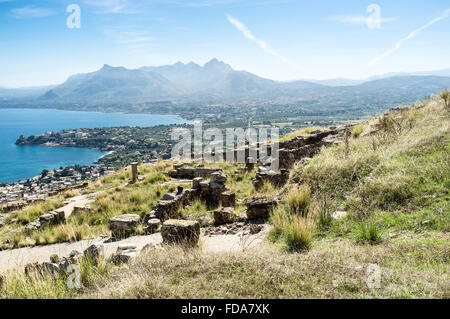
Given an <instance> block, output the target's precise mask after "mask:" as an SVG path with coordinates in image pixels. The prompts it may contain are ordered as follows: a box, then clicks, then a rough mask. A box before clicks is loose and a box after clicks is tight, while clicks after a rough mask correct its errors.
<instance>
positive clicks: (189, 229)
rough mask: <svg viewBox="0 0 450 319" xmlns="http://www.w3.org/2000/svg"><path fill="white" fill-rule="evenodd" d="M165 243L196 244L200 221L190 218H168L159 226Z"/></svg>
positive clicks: (198, 236)
mask: <svg viewBox="0 0 450 319" xmlns="http://www.w3.org/2000/svg"><path fill="white" fill-rule="evenodd" d="M161 235H162V238H163V243H165V244H181V245H186V246H196V245H197V244H198V240H199V238H200V223H199V222H198V221H192V220H178V219H169V220H167V221H165V222H164V224H163V225H162V227H161Z"/></svg>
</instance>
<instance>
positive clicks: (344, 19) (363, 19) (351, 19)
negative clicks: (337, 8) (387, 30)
mask: <svg viewBox="0 0 450 319" xmlns="http://www.w3.org/2000/svg"><path fill="white" fill-rule="evenodd" d="M330 20H333V21H337V22H340V23H349V24H367V16H358V15H339V16H334V17H330ZM395 20H397V18H381V19H380V22H381V23H386V22H392V21H395Z"/></svg>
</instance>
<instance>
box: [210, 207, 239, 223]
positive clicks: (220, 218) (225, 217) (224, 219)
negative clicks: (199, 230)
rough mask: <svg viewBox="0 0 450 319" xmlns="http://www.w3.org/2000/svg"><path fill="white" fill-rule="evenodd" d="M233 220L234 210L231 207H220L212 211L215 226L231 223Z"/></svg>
mask: <svg viewBox="0 0 450 319" xmlns="http://www.w3.org/2000/svg"><path fill="white" fill-rule="evenodd" d="M234 220H235V216H234V208H232V207H222V208H219V209H217V210H215V211H214V224H215V225H222V224H228V223H232V222H234Z"/></svg>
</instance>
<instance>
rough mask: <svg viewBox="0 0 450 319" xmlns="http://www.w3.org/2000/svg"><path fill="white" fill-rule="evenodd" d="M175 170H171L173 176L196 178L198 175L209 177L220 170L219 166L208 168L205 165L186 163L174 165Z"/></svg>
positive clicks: (170, 174) (170, 173)
mask: <svg viewBox="0 0 450 319" xmlns="http://www.w3.org/2000/svg"><path fill="white" fill-rule="evenodd" d="M174 168H175V169H174V170H173V171H170V172H169V176H170V177H172V178H186V179H194V178H196V177H204V178H207V177H209V176H210V175H211V174H212V173H214V172H219V171H220V169H219V168H208V167H203V166H195V167H185V166H184V165H174Z"/></svg>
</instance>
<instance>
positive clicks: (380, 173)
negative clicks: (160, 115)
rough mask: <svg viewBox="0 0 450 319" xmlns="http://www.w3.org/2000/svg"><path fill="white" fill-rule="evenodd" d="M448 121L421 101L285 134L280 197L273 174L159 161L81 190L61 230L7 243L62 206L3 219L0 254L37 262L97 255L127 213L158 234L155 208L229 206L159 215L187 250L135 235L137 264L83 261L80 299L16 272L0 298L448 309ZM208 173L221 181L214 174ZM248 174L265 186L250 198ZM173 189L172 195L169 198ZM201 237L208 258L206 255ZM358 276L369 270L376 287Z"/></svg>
mask: <svg viewBox="0 0 450 319" xmlns="http://www.w3.org/2000/svg"><path fill="white" fill-rule="evenodd" d="M449 112H450V111H449V109H448V106H445V105H444V102H443V101H442V100H440V99H439V98H433V99H428V100H425V101H423V102H420V103H417V104H414V105H412V106H410V107H402V108H398V109H392V110H391V111H389V112H387V113H385V114H383V115H381V116H380V117H378V118H373V119H371V120H369V121H365V122H360V123H351V124H348V125H345V126H341V127H337V128H336V127H335V128H333V127H330V128H321V129H318V128H309V129H302V130H300V131H298V132H293V133H291V134H290V135H289V136H284V137H283V138H282V139H281V142H282V147H283V151H281V150H280V159H281V158H282V157H281V154H285V155H286V154H292V156H293V157H292V156H291V157H289V156H288V157H286V158H291V159H292V160H287V161H285V160H283V161H282V166H283V167H286V168H288V169H289V171H288V172H289V175H288V178H287V179H286V180H285V183H282V184H279V181H280V180H279V178H281V177H282V176H286V175H283V174H284V173H283V171H280V174H281V175H270V174H269V175H270V176H272V177H270V176H269V175H264V174H266V173H264V172H265V170H264V169H259V170H258V171H257V170H256V168H253V167H251V166H250V165H243V164H237V163H233V164H229V163H226V162H223V163H204V164H205V167H197V168H194V165H193V164H192V163H187V164H185V166H182V165H180V163H174V162H172V161H161V162H159V163H158V164H156V165H142V166H140V167H139V174H140V175H141V176H142V178H140V179H139V180H138V181H137V182H136V183H134V184H125V183H126V182H127V181H129V180H130V177H131V173H130V170H126V171H120V172H118V173H116V174H113V175H110V176H108V177H105V178H103V179H102V180H99V181H98V182H96V183H95V184H91V185H90V186H89V188H87V189H84V190H82V192H83V193H86V194H92V195H91V196H93V199H92V202H91V203H90V204H89V205H90V206H89V209H87V208H86V207H84V208H83V207H81V208H80V209H79V211H77V213H75V212H73V213H72V215H70V216H68V217H67V219H66V221H65V222H64V223H62V224H59V225H54V226H47V227H43V228H41V229H37V230H32V231H31V232H30V233H27V234H24V233H22V232H21V231H20V229H21V226H22V225H26V224H27V223H29V222H32V221H33V220H35V219H36V218H37V217H39V216H41V215H42V214H44V213H45V212H47V211H49V210H54V209H56V208H57V207H60V206H61V205H63V200H64V197H66V198H70V197H72V196H74V195H75V194H73V193H71V194H67V193H66V194H62V195H60V196H59V197H57V198H54V199H52V200H50V201H47V202H44V203H38V204H34V205H33V206H30V207H28V208H25V209H22V210H18V211H15V212H13V213H11V214H10V215H9V216H8V217H6V220H5V221H4V223H5V225H6V226H5V227H3V228H1V229H0V241H1V242H2V245H3V248H4V249H6V248H18V247H23V246H35V245H38V246H39V247H35V248H29V249H37V248H39V249H41V250H40V251H42V247H46V245H48V244H53V243H58V242H72V243H73V244H74V245H75V244H76V243H79V242H80V240H82V239H89V238H97V239H96V240H97V243H101V242H104V245H108V244H107V241H106V240H105V238H109V237H110V236H111V229H110V227H112V226H111V225H110V226H108V220H110V218H112V217H117V216H118V215H120V214H123V213H129V214H135V215H137V216H138V217H140V218H141V219H143V220H147V219H145V218H146V216H147V215H149V214H150V215H151V216H153V217H150V218H152V219H150V220H153V219H154V218H155V217H156V218H157V219H158V218H160V219H162V220H163V221H164V220H165V219H164V218H163V215H160V213H161V212H162V210H161V209H163V206H164V207H166V205H172V203H175V202H176V201H177V200H181V199H177V198H181V197H177V196H178V195H180V196H181V195H183V194H188V193H192V194H194V193H195V192H196V190H199V189H201V190H203V191H206V190H208V192H209V190H210V188H209V187H210V186H211V185H212V184H211V183H216V184H215V186H214V187H217V185H220V187H223V189H228V190H229V191H230V192H232V193H234V194H235V196H236V201H235V204H234V203H233V204H234V205H233V206H234V208H233V209H232V210H231V212H232V213H231V215H227V213H226V212H228V210H223V208H221V205H222V204H223V203H224V202H223V201H222V199H221V200H220V203H221V204H217V202H214V200H213V197H208V196H210V195H208V196H207V197H203V196H204V192H203V191H202V192H203V193H201V194H203V195H199V196H200V197H198V198H197V197H196V199H195V200H194V201H190V200H187V202H186V204H182V205H181V206H176V208H175V209H171V210H170V211H166V213H168V214H170V218H172V219H177V220H183V221H184V222H185V223H186V224H189V223H190V222H191V223H196V221H199V222H200V223H201V226H202V230H201V234H200V244H199V247H198V248H187V247H185V248H183V247H182V246H181V247H180V246H178V245H165V244H162V245H161V244H159V242H160V241H161V237H160V236H163V238H164V236H165V234H164V230H161V232H162V234H160V233H159V232H156V233H151V234H147V235H144V233H145V232H146V231H147V228H146V227H148V226H145V224H139V225H138V226H137V227H136V228H135V230H134V233H133V235H134V236H136V237H130V238H128V239H127V240H125V241H123V242H126V243H128V244H129V243H130V242H133V240H135V241H136V242H137V241H138V240H139V242H141V241H145V240H147V241H148V242H149V243H150V242H151V243H155V242H156V243H157V244H156V246H151V245H150V246H151V247H150V248H147V249H143V251H142V252H141V253H138V254H136V252H134V251H131V252H126V253H123V254H122V253H120V252H119V250H118V252H117V254H122V255H120V256H122V257H121V258H125V257H124V256H127V258H126V262H128V265H127V266H125V267H124V266H121V265H120V264H119V265H117V264H114V263H112V262H111V261H112V260H114V259H109V258H107V257H109V256H108V255H105V256H104V258H100V257H99V259H96V261H95V262H91V261H92V260H91V261H90V259H86V258H82V259H80V260H81V261H80V263H81V274H82V284H83V288H81V289H78V290H71V289H68V288H67V287H66V286H65V285H64V284H61V283H63V282H64V280H65V278H66V277H65V276H66V275H65V274H64V273H59V272H58V273H57V274H56V276H55V273H53V275H51V274H48V273H45V274H44V276H41V275H36V276H32V277H30V275H28V277H27V276H26V275H24V274H23V272H21V270H18V272H12V273H7V274H5V279H4V283H3V286H2V288H1V290H0V296H1V297H9V298H31V297H33V298H36V297H37V298H42V297H56V298H86V297H88V298H98V297H101V298H119V297H120V298H211V297H216V298H261V297H263V298H449V297H450V296H449V291H450V286H449V282H450V274H449V262H450V251H449V243H450V237H449V230H450V209H449V200H450V196H449V189H450V174H449V172H450V158H449V155H450V121H449V119H450V117H449ZM324 136H325V137H324ZM305 150H309V151H308V152H309V153H308V154H307V155H305V153H304V151H305ZM283 156H284V155H283ZM283 158H284V157H283ZM217 169H220V170H221V171H220V172H217V173H216V174H213V173H212V172H216V170H217ZM193 172H197V173H201V174H207V175H205V176H208V174H210V175H209V176H210V179H211V181H210V180H209V178H208V177H207V178H205V179H204V180H203V181H202V182H200V180H195V179H194V180H193V179H192V177H195V176H194V175H193V176H190V177H186V176H188V175H189V174H194V173H193ZM185 175H186V176H185ZM255 175H256V177H257V178H256V179H258V178H267V179H265V182H263V183H259V184H258V185H257V184H256V183H255V181H254V180H253V181H252V179H254V178H255ZM258 176H259V177H258ZM273 176H277V177H276V179H275V178H274V177H273ZM213 178H214V180H213ZM186 179H187V180H186ZM199 182H200V186H199V185H198V183H199ZM196 184H197V186H196ZM177 186H183V187H184V188H185V189H184V190H183V189H182V190H181V192H180V189H179V188H178V190H177ZM190 187H192V188H190ZM196 187H197V188H196ZM198 187H200V188H198ZM189 190H191V191H189ZM168 192H169V193H170V194H167V193H168ZM208 194H209V193H208ZM183 196H184V195H183ZM253 196H264V199H263V200H262V199H257V200H256V201H260V202H259V204H258V205H260V206H258V207H262V206H261V205H262V204H261V203H262V202H263V203H266V204H267V205H269V206H264V205H266V204H264V205H263V206H264V207H266V208H268V207H270V209H269V210H268V211H267V212H270V216H269V218H268V219H264V218H256V219H254V218H255V217H254V216H253V215H254V214H256V213H257V212H258V214H262V213H263V212H262V211H261V209H260V208H258V210H255V206H252V203H253V202H255V198H252V197H253ZM161 198H163V199H164V200H162V201H161ZM211 201H212V202H214V203H211ZM182 202H183V203H185V202H184V199H183V200H182ZM227 206H228V205H227ZM216 211H220V213H216ZM149 212H150V213H149ZM213 212H214V213H213ZM265 212H266V211H264V213H265ZM221 214H223V215H221ZM158 216H159V217H158ZM252 216H253V217H252ZM261 216H262V215H261ZM218 217H220V218H225V217H226V218H230V220H225V221H224V220H223V219H220V220H221V223H220V225H217V221H218V220H219V219H218ZM213 222H214V223H215V224H213ZM149 223H150V221H149ZM149 225H150V224H149ZM163 226H164V224H163ZM266 231H270V234H269V236H268V237H267V239H266V240H264V241H263V242H259V241H257V242H256V244H255V243H253V244H252V243H251V242H252V240H255V239H254V237H251V234H252V233H253V234H255V233H258V232H260V233H261V234H266ZM11 234H14V235H13V237H12V238H11V236H12V235H11ZM100 236H103V237H100ZM217 236H218V237H217ZM246 236H247V237H246ZM98 238H100V239H98ZM214 238H217V239H218V240H219V242H220V243H221V244H220V245H219V246H214V247H216V248H217V247H219V249H215V250H214V249H211V247H212V246H211V245H212V241H214ZM233 238H235V239H236V238H240V239H239V240H241V244H242V247H241V248H238V249H229V248H227V247H228V246H227V245H226V243H227V242H228V241H232V240H234V239H233ZM246 238H247V239H246ZM252 238H253V239H252ZM98 240H100V241H98ZM236 240H238V239H236ZM118 243H120V241H119V242H118ZM214 245H217V243H215V244H214ZM138 246H139V247H140V248H141V247H142V245H138ZM48 247H51V246H48ZM127 247H128V246H127ZM152 247H153V248H152ZM220 247H222V248H220ZM140 248H139V249H140ZM14 251H15V249H12V250H11V249H9V250H5V251H3V252H0V256H2V255H1V254H13V253H14ZM4 256H5V255H3V257H4ZM9 256H11V255H9ZM130 256H131V257H130ZM121 260H122V259H121ZM374 267H375V268H374ZM371 269H372V270H373V269H376V270H377V271H379V275H380V276H379V277H377V278H378V279H377V278H375V279H374V277H373V273H371ZM30 278H31V279H30ZM373 280H374V281H373ZM377 280H378V281H377ZM374 285H375V286H374ZM118 287H120V288H118Z"/></svg>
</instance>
